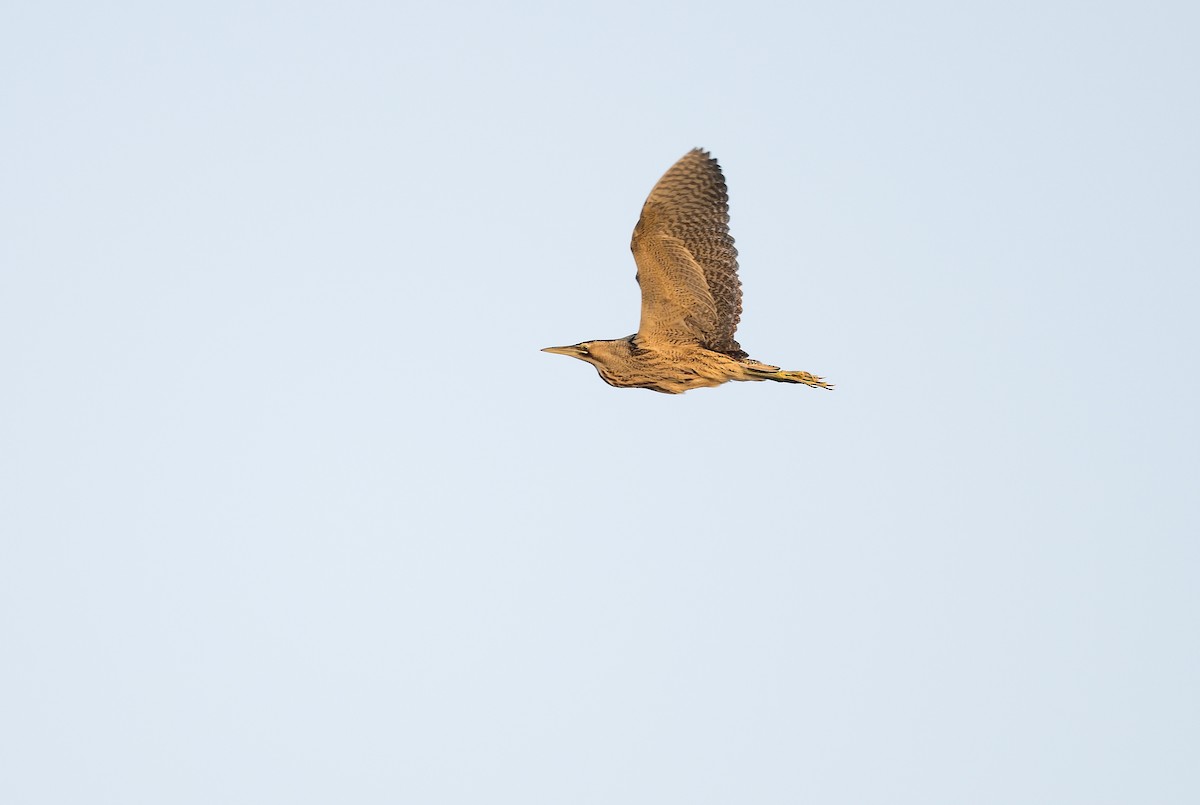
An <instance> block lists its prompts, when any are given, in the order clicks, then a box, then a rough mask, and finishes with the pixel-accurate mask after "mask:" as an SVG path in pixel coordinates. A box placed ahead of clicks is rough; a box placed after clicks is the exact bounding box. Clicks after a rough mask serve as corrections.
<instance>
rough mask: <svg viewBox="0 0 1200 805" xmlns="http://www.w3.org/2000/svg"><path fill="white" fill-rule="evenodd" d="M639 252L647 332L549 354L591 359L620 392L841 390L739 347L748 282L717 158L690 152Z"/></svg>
mask: <svg viewBox="0 0 1200 805" xmlns="http://www.w3.org/2000/svg"><path fill="white" fill-rule="evenodd" d="M631 247H632V249H633V259H634V261H635V262H636V263H637V267H638V273H637V280H638V284H639V285H640V286H641V289H642V319H641V323H640V325H639V326H638V331H637V333H636V334H634V335H631V336H627V337H625V338H618V339H615V340H611V341H584V342H582V343H579V344H574V345H573V346H569V347H547V348H546V349H544V350H542V351H543V352H553V353H555V354H558V355H569V356H571V357H573V358H579V359H580V360H583V361H587V362H588V363H590V364H592V365H593V366H595V367H596V370H597V371H598V372H599V373H600V377H601V378H602V379H603V380H604V382H606V383H608V384H609V385H610V386H618V387H620V388H647V389H653V390H654V391H661V392H664V393H667V394H680V393H682V392H684V391H687V390H688V389H694V388H704V387H708V386H719V385H721V384H722V383H726V382H728V381H730V380H776V381H779V382H782V383H803V384H804V385H806V386H813V387H814V388H824V389H831V388H833V386H831V385H829V384H828V383H826V382H824V381H823V380H822V379H821V378H819V377H816V376H815V375H811V374H809V373H808V372H781V371H780V370H779V367H778V366H768V365H767V364H765V363H759V362H758V361H756V360H752V359H751V358H750V357H749V356H748V355H747V354H746V353H745V352H743V351H742V348H741V345H740V344H738V342H737V341H735V340H734V337H733V336H734V332H735V331H736V330H737V325H738V320H739V319H740V318H741V315H742V284H741V282H740V281H739V280H738V274H737V270H738V265H737V249H735V248H734V247H733V238H732V237H731V236H730V234H729V195H728V192H727V191H726V189H725V177H724V176H722V175H721V166H720V165H718V164H717V161H716V160H715V159H713V158H712V157H711V156H709V154H708V152H707V151H703V150H701V149H699V148H696V149H693V150H692V151H689V152H688V153H687V154H685V155H684V156H683V157H682V158H681V159H680V160H679V161H678V162H676V163H675V164H674V165H672V166H671V169H670V170H668V171H667V172H666V173H665V174H663V177H662V178H661V179H659V180H658V184H656V185H655V186H654V189H653V190H651V191H650V196H649V198H647V199H646V203H645V205H644V206H643V207H642V216H641V218H640V219H639V220H638V222H637V226H636V227H634V230H633V243H632V244H631Z"/></svg>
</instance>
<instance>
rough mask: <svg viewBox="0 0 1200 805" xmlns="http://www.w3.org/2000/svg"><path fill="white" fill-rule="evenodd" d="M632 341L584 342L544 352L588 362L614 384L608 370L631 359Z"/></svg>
mask: <svg viewBox="0 0 1200 805" xmlns="http://www.w3.org/2000/svg"><path fill="white" fill-rule="evenodd" d="M632 339H633V336H629V337H627V338H617V339H615V340H612V341H584V342H582V343H579V344H572V345H571V346H569V347H546V348H545V349H543V350H542V352H549V353H552V354H554V355H568V356H570V357H572V358H578V359H579V360H581V361H587V362H588V363H590V364H591V365H592V366H595V367H596V369H597V370H598V371H599V372H600V377H602V378H604V380H605V381H606V382H609V383H612V382H613V381H612V380H611V379H610V375H609V374H608V373H607V372H606V369H608V368H610V367H611V368H613V369H615V368H617V367H619V366H620V365H621V364H622V363H624V362H625V361H626V360H627V359H628V358H629V355H630V353H631V352H632V351H633V342H632Z"/></svg>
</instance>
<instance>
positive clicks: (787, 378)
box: [773, 372, 833, 391]
mask: <svg viewBox="0 0 1200 805" xmlns="http://www.w3.org/2000/svg"><path fill="white" fill-rule="evenodd" d="M773 377H774V378H775V379H777V380H782V381H783V382H784V383H803V384H804V385H806V386H812V387H813V388H815V389H829V390H830V391H832V390H833V384H832V383H826V382H825V380H824V378H820V377H817V376H816V375H810V374H809V373H808V372H776V373H775V375H774V376H773Z"/></svg>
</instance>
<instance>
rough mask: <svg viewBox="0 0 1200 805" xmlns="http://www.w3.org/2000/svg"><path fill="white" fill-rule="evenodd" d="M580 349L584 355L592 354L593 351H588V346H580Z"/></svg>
mask: <svg viewBox="0 0 1200 805" xmlns="http://www.w3.org/2000/svg"><path fill="white" fill-rule="evenodd" d="M579 351H580V352H582V353H583V354H584V355H589V354H591V353H589V352H588V348H587V347H580V348H579Z"/></svg>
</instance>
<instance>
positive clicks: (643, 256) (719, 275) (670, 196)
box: [632, 148, 746, 358]
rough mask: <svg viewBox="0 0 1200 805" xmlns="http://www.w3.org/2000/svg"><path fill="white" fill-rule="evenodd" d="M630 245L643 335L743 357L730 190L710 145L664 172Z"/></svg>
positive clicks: (643, 336) (654, 339) (739, 290)
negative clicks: (737, 335) (736, 336)
mask: <svg viewBox="0 0 1200 805" xmlns="http://www.w3.org/2000/svg"><path fill="white" fill-rule="evenodd" d="M632 249H633V259H634V260H635V261H636V262H637V267H638V283H639V284H640V285H641V288H642V320H641V324H640V326H639V327H638V339H639V340H642V341H646V342H658V343H662V342H666V343H690V344H699V345H700V346H703V347H705V348H706V349H711V350H713V351H714V352H725V353H728V354H729V355H733V356H734V357H738V358H742V357H745V355H746V353H744V352H742V348H741V347H740V346H739V345H738V342H737V341H735V340H734V338H733V334H734V331H736V330H737V325H738V319H739V318H740V317H741V314H742V284H741V282H740V281H739V280H738V275H737V268H738V265H737V249H735V248H734V247H733V238H732V237H731V236H730V234H729V194H728V191H727V190H726V189H725V177H724V176H722V175H721V166H720V165H718V164H717V161H716V160H715V159H713V158H712V157H711V156H709V155H708V152H706V151H702V150H700V149H699V148H697V149H694V150H692V151H689V152H688V153H687V154H685V155H684V156H683V158H682V159H680V160H679V161H678V162H676V163H675V164H674V165H672V166H671V169H670V170H668V171H667V172H666V173H665V174H663V177H662V178H661V179H659V180H658V184H656V185H655V186H654V189H653V190H651V191H650V196H649V198H647V199H646V204H645V205H644V206H643V207H642V217H641V219H640V220H639V221H638V223H637V226H636V227H635V228H634V230H633V243H632Z"/></svg>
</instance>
